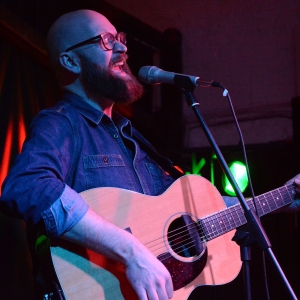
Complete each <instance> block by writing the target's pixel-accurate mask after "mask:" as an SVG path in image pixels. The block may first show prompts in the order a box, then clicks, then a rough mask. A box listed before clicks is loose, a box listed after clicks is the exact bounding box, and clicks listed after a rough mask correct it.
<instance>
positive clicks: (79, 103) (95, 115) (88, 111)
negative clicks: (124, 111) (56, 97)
mask: <svg viewBox="0 0 300 300" xmlns="http://www.w3.org/2000/svg"><path fill="white" fill-rule="evenodd" d="M62 100H63V101H65V102H67V103H69V104H71V105H72V106H73V107H74V108H75V109H76V110H77V111H78V112H79V113H80V114H82V115H83V116H84V117H85V118H87V119H89V120H90V121H91V122H93V123H94V124H99V123H100V122H101V121H102V118H103V117H104V119H106V120H107V119H109V117H108V116H106V115H105V114H104V113H103V112H102V111H100V110H98V109H96V108H95V107H93V106H92V105H90V104H89V103H88V102H86V101H84V100H83V99H82V98H81V97H80V96H78V95H76V94H73V93H70V92H66V93H64V95H63V99H62ZM112 118H113V121H114V122H115V124H116V126H117V127H119V128H124V127H126V126H127V125H129V132H130V135H131V122H130V121H129V120H128V119H127V118H125V117H123V116H122V115H120V114H118V113H117V112H115V111H113V115H112Z"/></svg>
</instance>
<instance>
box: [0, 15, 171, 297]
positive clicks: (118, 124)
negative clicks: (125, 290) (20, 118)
mask: <svg viewBox="0 0 300 300" xmlns="http://www.w3.org/2000/svg"><path fill="white" fill-rule="evenodd" d="M47 43H48V52H49V59H50V61H51V64H52V66H53V68H54V70H55V71H56V75H57V78H58V80H59V83H60V85H61V88H62V90H63V91H64V96H63V98H62V101H60V102H58V104H57V105H56V106H54V107H53V108H51V109H48V110H45V111H42V112H40V113H39V114H38V116H37V117H36V118H35V120H34V121H33V123H32V126H31V132H30V134H29V136H28V137H27V140H26V142H25V144H24V146H23V149H22V153H21V154H20V155H19V156H18V157H17V159H16V162H15V164H14V166H13V167H12V169H11V171H10V173H9V175H8V177H7V178H6V180H5V183H4V184H3V191H2V201H1V203H0V204H1V210H2V211H5V212H7V213H10V214H11V215H14V216H19V217H22V218H23V219H24V220H25V221H26V222H27V224H28V225H29V226H30V227H34V228H37V229H38V230H40V231H41V232H45V233H46V234H47V235H48V236H49V237H50V238H56V237H60V238H62V239H66V240H68V241H71V242H73V243H76V244H80V245H82V246H84V247H86V248H89V249H91V250H93V251H95V252H98V253H100V254H102V255H105V256H107V257H109V258H111V259H113V260H116V261H118V262H120V263H122V264H123V265H124V266H125V269H126V276H127V278H128V280H129V282H130V283H131V285H132V287H133V288H134V290H135V292H136V293H137V295H138V297H139V299H141V300H146V299H149V300H157V299H159V300H165V299H170V298H171V297H172V294H173V286H172V280H171V277H170V274H169V273H168V271H167V269H166V268H165V267H164V265H163V264H161V262H160V261H159V260H157V259H156V258H155V257H154V256H153V255H152V253H151V252H150V251H149V250H148V249H147V248H145V247H144V246H143V245H142V244H141V243H140V242H139V241H138V240H137V239H136V238H135V237H134V236H133V235H132V234H130V233H128V232H127V231H125V230H123V229H120V228H118V227H116V226H115V225H113V224H111V223H109V222H107V221H105V220H104V219H103V218H101V217H100V216H99V215H98V214H96V213H95V212H94V211H92V210H91V209H90V208H89V207H88V206H87V204H86V203H85V202H84V200H83V199H82V197H81V196H80V195H79V193H80V192H82V191H84V190H87V189H91V188H95V187H104V186H109V187H120V188H123V189H128V190H133V191H136V192H139V193H144V194H148V195H155V194H157V193H159V192H161V191H163V190H164V189H166V188H167V187H168V186H169V185H170V184H171V183H172V182H173V178H172V177H171V176H169V175H167V173H166V172H164V171H163V170H162V169H161V168H160V167H159V166H158V165H157V164H155V163H154V162H153V161H152V159H151V158H149V156H148V155H147V153H145V152H144V151H143V150H142V149H141V148H140V147H139V144H138V143H137V141H136V140H135V139H134V137H133V133H136V131H135V130H134V129H133V128H132V127H131V125H130V122H129V121H128V120H126V119H125V118H122V117H121V116H119V115H117V114H114V113H113V111H112V108H113V104H114V103H124V104H126V103H130V102H133V101H135V100H137V99H138V98H139V97H140V96H141V95H142V92H143V90H142V87H141V85H140V84H139V83H138V82H137V80H136V79H135V78H134V77H133V76H132V75H131V73H130V71H129V68H128V66H127V64H126V60H127V55H126V51H127V48H126V45H125V43H126V39H125V35H124V34H123V33H117V31H116V29H115V28H114V26H113V25H112V24H111V23H110V22H109V21H108V20H107V19H106V18H105V17H104V16H103V15H101V14H99V13H97V12H94V11H90V10H80V11H75V12H71V13H68V14H66V15H63V16H62V17H60V18H59V19H58V20H57V21H56V22H55V23H54V24H53V25H52V27H51V29H50V30H49V34H48V37H47ZM145 142H146V141H145ZM146 143H147V142H146ZM100 201H101V199H100Z"/></svg>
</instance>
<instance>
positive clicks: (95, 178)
mask: <svg viewBox="0 0 300 300" xmlns="http://www.w3.org/2000/svg"><path fill="white" fill-rule="evenodd" d="M83 166H84V172H85V178H86V188H87V189H91V188H96V187H119V188H123V189H131V190H132V189H133V183H132V180H131V178H130V176H129V174H128V171H127V169H126V165H125V163H124V161H123V158H122V156H121V155H117V154H98V155H88V156H84V157H83Z"/></svg>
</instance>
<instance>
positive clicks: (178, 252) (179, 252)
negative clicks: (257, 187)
mask: <svg viewBox="0 0 300 300" xmlns="http://www.w3.org/2000/svg"><path fill="white" fill-rule="evenodd" d="M286 194H287V193H285V195H286ZM289 196H290V198H291V195H290V194H289ZM248 201H249V200H248ZM240 208H241V207H240ZM245 223H246V219H245V220H244V222H243V224H245ZM234 228H235V227H234ZM232 229H233V228H232ZM226 231H230V230H228V229H227V228H226ZM217 233H218V234H217V235H215V234H214V237H216V236H218V235H220V234H222V232H218V231H217ZM190 243H191V242H190ZM185 246H187V245H185ZM193 246H195V244H193V245H191V246H189V247H185V249H184V250H182V251H176V250H178V249H173V248H172V249H173V251H174V252H175V253H177V254H178V255H179V254H181V253H182V252H185V250H187V249H190V248H191V247H193ZM166 259H167V258H166ZM164 260H165V259H161V261H164Z"/></svg>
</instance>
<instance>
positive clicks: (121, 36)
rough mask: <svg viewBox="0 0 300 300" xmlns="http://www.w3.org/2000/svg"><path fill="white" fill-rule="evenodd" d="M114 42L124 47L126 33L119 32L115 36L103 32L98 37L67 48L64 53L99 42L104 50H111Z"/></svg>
mask: <svg viewBox="0 0 300 300" xmlns="http://www.w3.org/2000/svg"><path fill="white" fill-rule="evenodd" d="M116 41H118V42H120V43H122V44H124V45H126V33H124V32H119V33H117V34H116V35H113V34H112V33H109V32H104V33H102V34H100V35H97V36H95V37H93V38H90V39H88V40H85V41H83V42H80V43H78V44H76V45H74V46H71V47H69V48H68V49H66V52H68V51H70V50H74V49H76V48H79V47H81V46H84V45H87V44H92V43H99V42H101V43H102V45H103V47H104V48H105V50H112V49H113V48H114V46H115V42H116Z"/></svg>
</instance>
